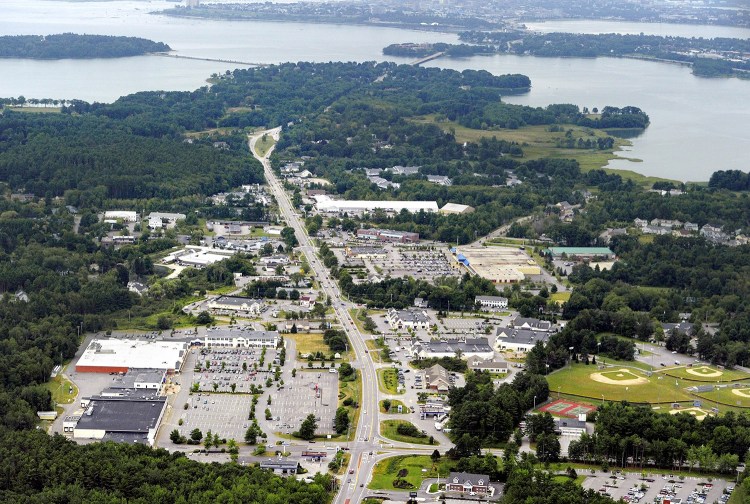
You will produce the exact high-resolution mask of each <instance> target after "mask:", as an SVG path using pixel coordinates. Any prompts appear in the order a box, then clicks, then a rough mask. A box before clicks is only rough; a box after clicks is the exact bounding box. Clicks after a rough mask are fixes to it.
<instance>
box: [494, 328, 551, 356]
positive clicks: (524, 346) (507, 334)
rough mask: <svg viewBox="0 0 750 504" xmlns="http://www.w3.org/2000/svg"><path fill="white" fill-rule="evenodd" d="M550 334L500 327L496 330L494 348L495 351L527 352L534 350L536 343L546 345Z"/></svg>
mask: <svg viewBox="0 0 750 504" xmlns="http://www.w3.org/2000/svg"><path fill="white" fill-rule="evenodd" d="M549 337H550V333H549V332H546V331H531V330H528V329H515V328H510V327H500V328H499V329H498V330H497V339H496V340H495V348H496V349H497V350H514V351H522V352H527V351H529V350H531V349H532V348H534V345H536V344H537V343H538V342H540V341H541V342H542V343H543V344H546V343H547V340H548V339H549Z"/></svg>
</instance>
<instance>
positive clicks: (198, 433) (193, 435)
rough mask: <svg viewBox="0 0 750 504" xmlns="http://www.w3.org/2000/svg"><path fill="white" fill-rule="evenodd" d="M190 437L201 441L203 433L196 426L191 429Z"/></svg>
mask: <svg viewBox="0 0 750 504" xmlns="http://www.w3.org/2000/svg"><path fill="white" fill-rule="evenodd" d="M190 439H192V440H193V441H200V440H201V439H203V433H202V432H201V430H200V429H198V428H195V429H193V430H192V431H190Z"/></svg>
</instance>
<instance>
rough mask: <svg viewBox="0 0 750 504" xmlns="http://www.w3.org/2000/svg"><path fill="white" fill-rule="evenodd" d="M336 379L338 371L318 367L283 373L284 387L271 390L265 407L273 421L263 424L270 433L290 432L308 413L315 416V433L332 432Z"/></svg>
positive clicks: (336, 398) (336, 387)
mask: <svg viewBox="0 0 750 504" xmlns="http://www.w3.org/2000/svg"><path fill="white" fill-rule="evenodd" d="M338 379H339V375H338V373H329V372H326V371H319V370H316V371H299V370H298V372H297V376H296V377H294V378H293V377H292V376H291V374H289V373H285V376H284V386H283V387H281V388H280V390H276V389H273V391H272V392H271V394H272V402H271V406H269V407H268V408H269V409H270V410H271V414H272V415H273V420H272V421H269V422H264V423H265V424H266V425H268V426H270V427H271V429H272V430H273V431H274V432H284V433H286V432H294V431H296V430H298V429H299V427H300V425H301V424H302V421H303V420H304V419H305V417H307V415H309V414H310V413H312V414H314V415H315V417H316V418H317V419H318V429H317V432H318V433H319V434H327V433H333V432H334V431H333V419H334V416H335V415H336V408H337V406H338V392H339V388H338V384H339V382H338ZM261 405H265V402H264V401H261V403H259V406H261ZM263 409H265V406H264V407H263ZM259 416H261V415H259Z"/></svg>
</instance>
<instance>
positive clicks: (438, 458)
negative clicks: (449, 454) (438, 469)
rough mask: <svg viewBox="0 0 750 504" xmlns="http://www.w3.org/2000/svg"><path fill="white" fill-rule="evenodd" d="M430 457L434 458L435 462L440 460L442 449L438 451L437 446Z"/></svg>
mask: <svg viewBox="0 0 750 504" xmlns="http://www.w3.org/2000/svg"><path fill="white" fill-rule="evenodd" d="M430 459H431V460H432V462H433V463H434V462H437V461H438V460H440V451H438V449H437V448H435V451H433V452H432V455H430Z"/></svg>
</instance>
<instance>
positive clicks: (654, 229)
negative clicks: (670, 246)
mask: <svg viewBox="0 0 750 504" xmlns="http://www.w3.org/2000/svg"><path fill="white" fill-rule="evenodd" d="M641 230H642V231H643V234H651V235H657V236H663V235H668V234H671V233H672V228H670V227H664V226H654V225H651V224H649V225H648V226H644V227H643V228H641Z"/></svg>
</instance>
